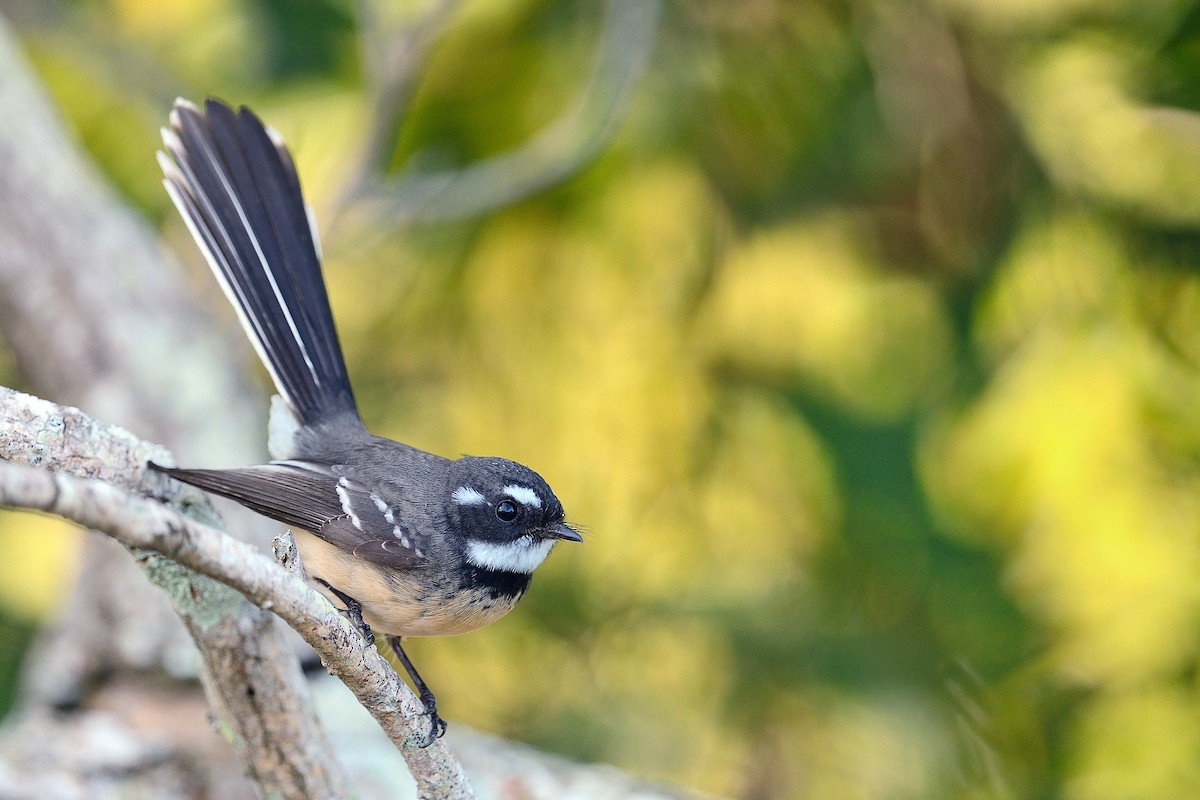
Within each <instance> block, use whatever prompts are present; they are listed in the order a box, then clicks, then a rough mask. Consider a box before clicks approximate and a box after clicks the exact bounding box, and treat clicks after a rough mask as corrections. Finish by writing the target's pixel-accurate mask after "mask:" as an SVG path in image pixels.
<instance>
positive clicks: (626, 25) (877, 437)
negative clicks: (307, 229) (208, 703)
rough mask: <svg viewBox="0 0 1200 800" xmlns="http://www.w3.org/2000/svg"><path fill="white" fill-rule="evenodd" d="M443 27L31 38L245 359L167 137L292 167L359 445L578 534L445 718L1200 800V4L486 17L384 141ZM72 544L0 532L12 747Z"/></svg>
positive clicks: (818, 784) (138, 15) (147, 7)
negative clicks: (428, 182) (385, 106)
mask: <svg viewBox="0 0 1200 800" xmlns="http://www.w3.org/2000/svg"><path fill="white" fill-rule="evenodd" d="M433 5H434V4H430V3H425V2H409V3H395V4H380V5H379V7H377V8H374V9H373V10H372V9H371V8H370V4H369V3H357V4H355V3H353V2H351V0H306V1H305V2H300V0H240V1H239V0H172V2H167V3H164V2H161V0H159V1H158V2H153V1H151V0H90V1H88V2H65V1H64V0H49V1H48V2H43V1H42V0H4V2H0V13H4V14H5V15H6V16H7V17H8V18H9V19H10V21H11V22H12V23H13V24H14V25H15V26H16V28H17V30H18V32H19V34H20V35H21V37H22V42H23V44H24V46H25V47H26V48H27V51H28V55H29V56H30V58H31V59H32V60H33V62H34V64H35V66H36V68H37V70H38V72H39V75H40V76H41V78H42V79H43V80H44V82H45V84H46V86H47V88H48V90H49V91H50V92H51V94H52V95H53V97H54V98H55V100H56V102H57V104H58V106H59V109H60V111H61V113H62V115H63V116H64V117H65V118H66V119H67V121H68V122H69V124H70V126H71V127H72V129H73V131H74V133H75V135H76V136H77V137H78V138H79V139H80V140H81V142H82V143H83V145H84V146H85V147H86V149H87V150H88V151H89V152H90V154H91V155H92V156H94V158H95V161H96V163H97V165H98V167H99V169H100V170H102V171H103V172H104V174H105V175H106V176H107V177H108V178H109V179H110V180H111V181H112V182H113V183H114V184H115V185H116V186H118V187H119V188H120V190H121V191H122V192H123V194H124V197H125V198H126V200H127V201H128V202H129V203H130V204H131V205H133V206H136V207H137V208H139V209H141V210H142V211H143V212H144V213H145V215H146V217H147V218H148V219H149V220H151V221H152V223H153V224H156V225H159V226H160V227H161V229H162V235H163V237H164V239H165V240H166V241H167V242H168V244H169V246H171V247H173V249H175V250H176V251H177V252H179V253H180V254H181V255H182V256H183V257H184V258H185V259H186V260H187V261H188V263H189V266H190V267H191V268H192V280H193V281H194V285H195V286H196V290H197V292H201V293H203V294H204V295H206V298H207V300H208V301H209V302H210V303H211V305H212V307H213V308H214V309H216V311H214V313H215V314H216V315H217V318H218V319H221V320H224V321H225V322H226V323H227V324H229V325H233V324H234V320H233V315H232V314H231V313H228V312H227V311H226V310H225V309H224V308H223V300H222V299H221V298H220V296H219V294H218V293H217V291H216V289H215V287H214V286H213V285H211V280H210V279H209V278H208V277H207V276H206V274H205V273H204V268H203V266H202V265H201V264H200V262H199V259H198V258H197V256H196V254H195V252H194V248H193V247H192V245H191V244H190V242H189V240H188V238H187V234H186V231H185V230H184V229H183V226H182V225H181V224H180V222H179V220H178V219H177V218H176V216H175V214H174V212H173V210H172V209H171V208H170V207H169V204H168V201H167V198H166V195H165V193H164V192H163V191H162V189H161V187H160V185H159V174H158V171H157V167H156V165H155V163H154V159H153V153H154V151H155V149H156V148H157V146H158V145H157V137H158V127H159V126H160V125H161V124H162V122H163V119H164V117H165V114H166V111H167V109H168V108H169V104H170V101H171V100H172V99H173V98H174V97H175V96H176V95H185V96H188V97H192V98H196V99H199V98H202V97H204V96H206V95H209V94H213V95H219V96H222V97H224V98H226V99H228V100H230V101H233V102H237V103H247V104H249V105H251V106H252V107H253V108H255V109H256V110H257V111H258V112H259V113H260V114H261V115H262V116H263V117H264V118H266V119H267V121H268V122H270V123H271V124H272V125H273V126H274V127H276V128H277V129H279V130H280V131H281V132H282V133H283V134H284V135H285V137H286V138H287V139H288V141H289V142H290V144H291V146H292V148H293V150H294V152H295V154H296V157H297V160H298V163H299V167H300V171H301V174H302V177H303V179H304V180H305V183H306V187H307V192H308V194H309V197H310V200H311V202H312V203H313V205H314V206H315V208H316V211H317V214H318V217H319V218H320V219H321V220H322V227H323V230H324V232H325V250H326V256H327V259H326V261H327V274H328V279H329V283H330V286H331V294H332V300H333V304H334V307H335V316H336V317H337V319H338V321H339V324H340V328H341V332H342V338H343V342H344V344H345V347H346V350H347V355H348V360H349V363H350V370H351V374H352V375H353V378H354V383H355V387H356V391H357V394H358V397H359V400H360V403H361V406H362V409H363V412H364V416H365V417H366V419H367V420H368V424H369V426H371V427H372V428H373V429H374V430H375V431H376V432H378V433H380V434H384V435H388V436H392V437H395V438H399V439H402V440H404V441H406V442H409V443H412V444H414V445H417V446H420V447H423V448H426V449H429V450H433V451H435V452H440V453H443V454H447V455H454V454H457V453H462V452H470V453H473V454H504V455H507V456H510V457H513V458H516V459H519V460H522V461H524V462H527V463H529V464H531V465H533V466H534V467H535V468H536V469H538V470H539V471H540V472H541V473H542V474H543V475H545V476H546V477H547V478H548V480H549V481H550V483H551V484H552V485H553V486H554V487H555V488H556V490H557V492H558V493H559V495H560V497H561V498H562V500H563V502H564V504H565V505H566V507H567V509H568V512H569V517H570V519H571V520H572V521H574V522H577V523H581V524H582V525H584V526H585V527H586V528H587V530H588V537H587V542H586V544H585V545H583V546H579V547H566V546H564V547H560V548H558V550H557V551H556V552H555V554H554V555H553V557H552V558H551V559H550V561H549V563H548V564H547V565H546V566H545V567H543V568H542V569H541V570H540V571H539V573H538V575H537V578H536V580H535V581H534V586H533V589H532V591H531V593H530V594H529V596H528V597H527V598H526V599H525V600H524V601H523V602H522V605H521V607H520V608H519V609H518V611H517V612H516V613H514V614H512V615H510V617H508V618H507V619H505V620H504V621H502V622H501V623H499V624H496V625H494V626H493V627H491V628H489V629H487V630H485V631H482V632H479V633H476V634H473V635H471V636H468V637H462V638H459V639H450V640H429V641H419V642H416V643H414V645H413V646H412V652H413V653H414V658H415V659H416V660H417V662H418V663H419V664H420V665H421V667H422V670H423V671H424V672H425V674H426V676H436V677H435V678H431V680H433V681H434V684H435V686H436V687H437V689H438V691H439V695H440V697H441V702H442V708H443V712H444V714H445V715H446V716H447V717H448V718H449V719H451V720H459V721H462V722H465V723H468V724H470V725H473V726H477V727H479V728H482V729H485V730H490V731H494V732H497V733H501V734H504V735H507V736H512V737H516V738H519V739H523V740H526V741H529V742H532V743H534V744H536V745H538V746H540V747H543V748H546V749H548V750H552V751H555V752H559V753H564V754H567V755H569V756H572V757H577V758H580V759H587V760H598V761H607V762H611V763H614V764H616V765H618V766H620V767H622V768H624V769H627V770H630V771H632V772H635V773H637V774H641V775H644V776H648V777H651V778H656V779H663V780H667V781H672V782H676V783H680V784H683V785H687V786H689V787H693V788H697V789H700V790H703V791H707V792H713V793H722V794H728V795H732V796H736V797H744V798H800V797H804V798H928V797H939V798H940V797H945V798H1009V797H1013V798H1020V797H1034V798H1038V797H1046V798H1048V797H1064V798H1097V799H1099V800H1104V799H1105V798H1173V797H1181V798H1182V797H1193V796H1195V795H1194V793H1195V790H1196V787H1197V786H1200V686H1198V680H1200V671H1198V670H1197V645H1198V638H1200V402H1198V401H1200V370H1198V363H1200V273H1198V270H1197V266H1198V265H1200V235H1198V231H1200V229H1198V225H1200V116H1197V112H1200V3H1197V2H1193V1H1192V0H1141V2H1137V3H1131V2H1121V1H1120V0H1006V2H995V0H927V1H926V2H913V3H888V2H882V0H880V1H879V2H872V1H871V0H811V1H807V2H800V1H797V2H781V1H780V2H775V1H773V0H746V2H736V3H733V2H723V1H722V0H698V1H697V2H690V3H678V4H668V5H666V6H663V7H661V8H659V7H657V6H656V5H655V4H650V3H636V2H634V3H630V2H628V0H627V1H626V2H624V3H622V2H609V3H599V2H552V1H551V0H507V1H506V2H499V1H498V0H462V2H459V3H450V4H447V5H446V8H447V9H448V13H447V15H446V18H445V20H444V25H443V26H442V27H441V28H440V29H439V30H438V32H437V36H436V40H435V41H433V42H432V44H431V46H430V49H429V52H428V58H427V60H426V61H425V62H424V64H423V66H422V68H421V69H420V70H419V71H418V72H417V73H416V75H417V78H416V79H415V80H414V82H413V83H412V85H411V87H410V88H409V90H408V91H407V92H406V93H404V92H402V93H401V101H402V102H399V103H398V107H397V109H398V111H399V112H402V113H397V114H396V115H394V117H393V120H394V125H390V126H384V127H383V128H380V127H379V126H378V124H377V122H378V120H377V119H375V120H374V121H373V120H372V111H371V103H372V98H373V97H374V96H377V95H376V94H373V93H377V91H378V87H379V84H380V82H381V81H383V80H384V79H385V77H386V69H385V68H383V67H381V66H380V65H379V64H373V63H372V61H371V59H370V58H364V52H365V49H366V48H367V47H368V45H369V43H370V41H371V37H372V36H374V35H375V34H376V33H378V32H379V31H386V30H387V29H388V27H389V26H394V25H398V24H399V25H403V24H407V22H408V21H410V20H413V19H418V18H421V16H422V15H424V14H428V13H430V8H431V7H432V6H433ZM364 20H365V21H366V23H365V24H364ZM597 98H598V99H597ZM564 119H565V120H567V122H566V123H563V122H562V120H564ZM372 133H374V134H375V135H376V141H375V142H374V143H373V144H368V140H369V139H370V138H371V134H372ZM372 148H373V149H372ZM364 153H368V154H370V158H374V159H375V162H376V163H377V164H382V165H384V166H385V167H386V168H387V169H388V170H389V171H390V172H391V174H393V175H396V176H400V177H398V178H397V181H396V182H395V183H394V185H389V186H388V187H387V190H386V191H384V190H379V191H376V192H365V191H363V190H362V186H361V183H360V182H359V181H358V178H359V177H360V169H361V167H362V165H363V163H364V158H367V156H364ZM513 153H517V154H518V157H516V158H512V159H509V160H505V159H506V158H508V156H510V155H511V154H513ZM368 160H369V158H368ZM481 165H482V167H481V168H482V169H483V170H485V171H483V172H479V171H476V172H471V173H470V174H471V175H472V176H474V177H475V178H479V176H480V175H482V176H484V177H489V176H490V178H491V179H493V180H492V183H491V184H488V183H487V182H483V183H480V182H476V183H471V184H469V185H470V186H473V187H475V189H476V191H473V192H469V193H466V194H465V195H462V194H461V193H460V196H454V194H453V192H450V193H444V194H440V195H438V196H437V198H436V199H435V200H429V199H428V197H427V196H426V195H424V194H422V191H421V187H422V186H423V184H422V183H421V179H420V177H419V176H422V175H431V174H433V175H447V174H450V175H453V174H467V173H468V172H469V171H470V170H472V169H475V168H476V167H480V166H481ZM489 169H490V170H493V172H487V171H486V170H489ZM413 176H418V177H417V178H414V177H413ZM526 184H528V185H526ZM487 185H492V186H493V187H494V188H495V189H496V190H497V192H496V196H495V197H491V196H489V195H488V192H486V191H484V192H479V191H478V187H479V186H487ZM505 192H508V193H509V195H511V197H507V199H506V195H505ZM246 349H247V356H248V354H249V348H246ZM247 360H248V358H247ZM257 374H258V373H256V375H257ZM261 377H262V376H261V375H259V378H260V381H259V383H260V385H261V386H262V391H263V396H264V398H265V396H266V393H267V389H266V381H265V379H261ZM0 379H2V380H3V382H4V383H6V384H8V385H16V386H18V387H19V386H20V385H21V379H20V376H19V375H16V374H14V370H13V368H12V366H11V359H10V358H9V357H7V356H5V355H3V354H2V350H0ZM51 399H53V398H51ZM264 403H265V400H264ZM186 455H187V454H183V453H181V454H179V457H180V459H181V460H186ZM59 527H60V526H58V525H57V524H56V523H53V522H50V521H45V520H33V519H31V518H29V517H27V516H22V517H15V516H11V515H9V516H4V517H0V554H2V555H0V685H2V686H3V687H5V688H4V694H3V697H2V698H0V704H3V705H5V706H7V705H8V704H10V703H11V702H12V699H13V697H12V692H13V691H14V690H13V688H12V687H13V676H14V674H15V669H16V665H17V663H18V660H19V657H20V652H21V647H22V644H23V642H25V641H27V640H28V637H29V635H30V632H31V631H32V630H34V629H35V627H36V625H37V622H38V620H39V619H40V618H42V617H43V615H45V614H46V613H48V611H49V610H50V609H52V608H53V606H54V603H55V600H56V599H57V598H58V597H60V596H61V594H62V592H63V585H64V582H65V581H66V580H68V579H69V575H70V574H71V572H72V570H73V569H75V568H76V565H75V564H74V562H73V559H72V553H73V552H74V547H75V545H76V542H77V538H76V536H74V535H72V534H71V533H70V532H68V531H65V530H59ZM52 529H53V530H52Z"/></svg>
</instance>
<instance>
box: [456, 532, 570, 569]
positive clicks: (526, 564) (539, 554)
mask: <svg viewBox="0 0 1200 800" xmlns="http://www.w3.org/2000/svg"><path fill="white" fill-rule="evenodd" d="M552 547H554V540H553V539H538V540H535V539H533V537H531V536H522V537H521V538H520V539H517V540H515V541H512V542H500V543H497V542H484V541H480V540H479V539H468V540H467V561H469V562H470V563H472V564H474V565H475V566H477V567H482V568H483V569H490V570H494V571H496V572H516V573H519V574H521V575H530V574H532V573H533V571H534V570H535V569H537V567H538V565H539V564H541V563H542V562H543V561H545V560H546V556H548V555H550V548H552Z"/></svg>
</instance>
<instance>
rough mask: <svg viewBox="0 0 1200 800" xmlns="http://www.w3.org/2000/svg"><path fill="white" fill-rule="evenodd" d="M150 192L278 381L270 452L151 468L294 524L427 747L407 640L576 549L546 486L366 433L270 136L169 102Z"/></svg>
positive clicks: (220, 112) (515, 472)
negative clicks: (401, 686) (416, 715)
mask: <svg viewBox="0 0 1200 800" xmlns="http://www.w3.org/2000/svg"><path fill="white" fill-rule="evenodd" d="M162 139H163V145H164V150H163V151H159V153H158V162H159V165H160V167H161V168H162V171H163V176H164V179H163V185H164V186H165V188H166V190H167V193H168V194H169V195H170V198H171V200H172V201H173V203H174V205H175V207H176V208H177V209H178V211H179V213H180V215H181V216H182V217H183V220H184V222H185V223H186V225H187V227H188V229H189V230H190V232H191V234H192V237H193V238H194V239H195V241H196V244H197V245H198V246H199V248H200V250H201V252H202V253H203V255H204V258H205V260H206V261H207V263H208V265H209V267H210V268H211V270H212V273H213V275H214V276H215V277H216V280H217V282H218V283H219V284H220V286H221V288H222V290H223V291H224V294H225V295H226V297H227V298H228V300H229V302H230V303H231V304H232V305H233V307H234V309H235V311H236V312H237V316H238V319H239V320H240V322H241V324H242V327H243V329H244V330H245V333H246V335H247V337H248V338H249V340H250V343H251V344H252V345H253V347H254V350H255V352H256V353H257V354H258V357H259V359H260V360H261V361H262V363H263V366H264V367H265V368H266V370H267V372H268V373H269V374H270V377H271V379H272V381H273V382H274V385H275V389H276V392H277V394H276V395H275V396H274V397H272V400H271V408H270V417H269V422H268V443H269V450H270V452H271V455H272V457H273V458H274V460H272V461H270V462H268V463H264V464H256V465H252V466H244V467H234V468H228V469H192V468H180V467H173V466H164V465H160V464H155V463H151V464H150V465H149V466H150V468H152V469H153V470H155V471H158V472H161V473H165V474H166V475H169V476H171V477H172V478H175V479H177V480H179V481H182V482H184V483H187V484H191V485H193V486H196V487H199V488H200V489H203V490H205V491H207V492H211V493H213V494H216V495H220V496H222V497H226V498H230V499H232V500H234V501H236V502H238V503H240V504H242V505H243V506H246V507H247V508H249V509H251V510H252V511H255V512H257V513H259V514H261V515H264V516H266V517H269V518H271V519H274V520H277V521H279V522H282V523H283V524H285V525H287V526H288V527H290V528H291V529H292V531H293V533H294V535H295V537H296V545H297V549H298V550H299V553H300V561H301V563H302V564H303V566H304V569H305V573H306V574H307V576H308V578H309V580H310V582H312V584H313V585H314V587H315V588H316V589H318V590H319V591H321V592H322V593H323V594H324V595H325V596H326V597H327V598H329V599H330V601H331V602H333V603H334V604H335V605H338V604H339V603H340V604H341V606H340V607H341V610H342V611H343V612H344V613H346V614H348V615H349V617H350V618H351V619H352V620H353V621H354V623H355V624H356V625H357V626H358V627H359V629H360V630H361V631H362V632H363V635H364V636H365V637H366V638H367V641H368V643H371V644H373V643H374V635H375V633H379V634H382V635H383V636H384V637H385V638H386V641H387V643H388V645H389V646H390V648H391V650H392V651H393V652H394V653H395V655H396V657H397V659H398V660H399V662H400V664H401V665H402V666H403V667H404V669H405V671H406V672H407V673H408V676H409V678H410V679H411V681H412V683H413V686H414V687H415V688H416V690H417V692H418V693H419V696H420V699H421V702H422V704H423V705H424V708H425V714H426V715H427V716H428V718H429V732H428V734H427V736H426V738H425V740H424V742H423V746H428V745H430V744H432V743H433V742H434V741H436V740H437V739H438V738H440V737H441V736H442V735H443V734H444V733H445V730H446V723H445V721H444V720H443V719H442V718H441V716H440V715H439V714H438V711H437V698H436V696H435V695H434V693H433V692H432V691H431V690H430V688H429V686H428V684H426V682H425V681H424V680H423V679H422V678H421V676H420V674H419V673H418V672H417V670H416V668H415V667H414V666H413V664H412V661H411V660H410V659H409V657H408V655H407V654H406V653H405V652H404V647H403V641H402V640H403V639H404V638H405V637H414V636H415V637H423V636H447V635H453V634H460V633H467V632H469V631H473V630H476V629H478V628H480V627H483V626H484V625H488V624H490V623H492V622H495V621H496V620H498V619H500V618H501V617H503V616H504V615H505V614H507V613H508V612H509V611H511V610H512V609H513V607H514V606H515V605H516V604H517V601H518V600H520V599H521V597H522V595H524V594H525V591H526V590H527V589H528V588H529V584H530V580H531V578H532V575H533V572H534V570H535V569H536V568H537V567H538V566H539V565H540V564H541V563H542V562H543V561H544V560H545V559H546V557H547V556H548V555H549V554H550V551H551V550H552V549H553V547H554V545H555V544H556V543H557V542H559V541H568V542H580V541H582V537H581V536H580V534H579V532H578V531H577V530H576V528H575V527H573V526H571V525H570V524H568V523H567V522H566V521H565V515H564V511H563V506H562V504H561V503H560V502H559V500H558V498H557V497H556V496H555V494H554V492H553V491H552V490H551V488H550V486H549V485H548V484H547V483H546V481H545V480H544V479H543V478H542V477H541V476H540V475H539V474H538V473H536V472H534V471H533V470H532V469H530V468H529V467H526V466H524V465H523V464H520V463H518V462H516V461H511V460H509V459H505V458H497V457H478V456H462V457H460V458H456V459H449V458H444V457H442V456H438V455H435V454H433V453H428V452H426V451H424V450H420V449H418V448H415V447H411V446H409V445H406V444H403V443H401V442H397V441H393V440H391V439H386V438H382V437H379V436H374V435H372V434H371V433H368V432H367V430H366V428H365V426H364V425H363V422H362V420H361V418H360V416H359V413H358V407H357V404H356V403H355V400H354V394H353V391H352V390H351V386H350V380H349V376H348V374H347V370H346V363H345V358H344V356H343V353H342V349H341V346H340V344H339V341H338V336H337V330H336V327H335V325H334V320H333V313H332V310H331V309H330V305H329V298H328V293H327V290H326V287H325V281H324V278H323V276H322V271H321V252H320V244H319V241H320V240H319V238H318V235H317V232H316V226H315V220H314V217H313V215H312V213H311V210H310V208H309V206H308V205H307V204H306V203H305V200H304V196H303V194H302V191H301V186H300V180H299V176H298V174H297V171H296V167H295V163H294V161H293V159H292V156H291V154H290V152H289V151H288V148H287V146H286V145H285V143H284V141H283V139H282V137H281V136H279V134H278V133H277V132H275V131H274V130H273V129H272V128H270V127H268V126H267V125H265V124H263V122H262V121H261V120H260V119H259V117H258V116H256V115H255V114H254V112H252V111H251V110H250V109H248V108H247V107H245V106H240V107H239V108H238V109H237V110H234V109H233V108H232V107H231V106H230V105H227V104H226V103H224V102H222V101H220V100H217V99H213V98H210V99H208V100H206V101H205V103H204V105H203V107H200V106H198V105H196V104H194V103H192V102H190V101H188V100H185V99H182V98H181V99H179V100H176V101H175V104H174V106H173V107H172V109H171V111H170V115H169V118H168V125H167V126H165V127H164V128H163V129H162Z"/></svg>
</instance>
